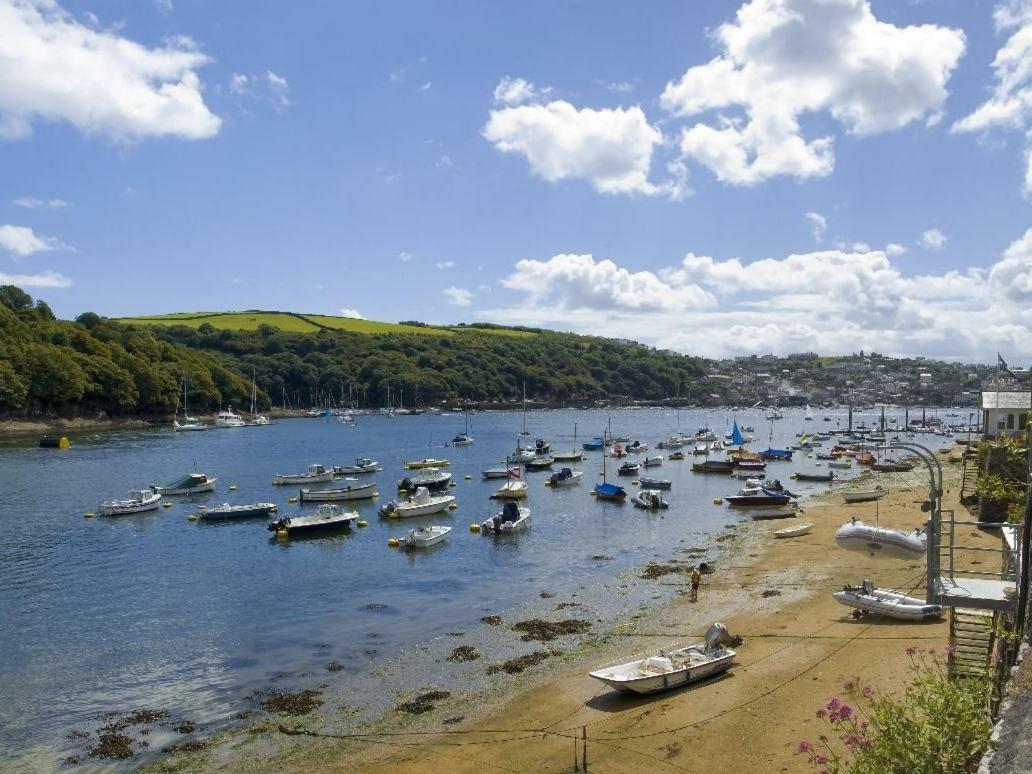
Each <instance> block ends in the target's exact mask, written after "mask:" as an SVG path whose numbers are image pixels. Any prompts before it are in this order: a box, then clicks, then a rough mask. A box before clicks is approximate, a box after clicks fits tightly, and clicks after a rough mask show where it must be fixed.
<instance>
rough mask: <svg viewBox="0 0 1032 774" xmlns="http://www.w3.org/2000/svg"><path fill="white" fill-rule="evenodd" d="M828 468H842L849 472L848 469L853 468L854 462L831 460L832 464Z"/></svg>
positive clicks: (829, 463)
mask: <svg viewBox="0 0 1032 774" xmlns="http://www.w3.org/2000/svg"><path fill="white" fill-rule="evenodd" d="M828 467H829V468H841V469H843V470H847V469H849V468H851V467H853V462H852V460H848V459H847V460H831V461H830V462H828Z"/></svg>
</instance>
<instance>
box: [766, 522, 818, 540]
mask: <svg viewBox="0 0 1032 774" xmlns="http://www.w3.org/2000/svg"><path fill="white" fill-rule="evenodd" d="M811 529H813V524H793V525H792V526H791V527H785V528H784V529H776V530H774V537H776V538H794V537H802V536H803V535H809V534H810V530H811Z"/></svg>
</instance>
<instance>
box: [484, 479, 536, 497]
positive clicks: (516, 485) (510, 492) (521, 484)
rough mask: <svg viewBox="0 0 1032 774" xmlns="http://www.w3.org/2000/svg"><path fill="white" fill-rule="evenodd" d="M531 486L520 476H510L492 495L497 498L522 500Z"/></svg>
mask: <svg viewBox="0 0 1032 774" xmlns="http://www.w3.org/2000/svg"><path fill="white" fill-rule="evenodd" d="M529 488H530V487H528V486H527V482H526V481H520V480H519V479H518V478H510V479H509V480H508V481H506V482H505V483H504V484H502V485H501V486H500V487H498V488H497V489H496V490H495V491H494V494H492V495H491V497H492V498H493V499H495V500H522V499H523V498H524V497H526V496H527V491H528V489H529Z"/></svg>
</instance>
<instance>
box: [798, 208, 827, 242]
mask: <svg viewBox="0 0 1032 774" xmlns="http://www.w3.org/2000/svg"><path fill="white" fill-rule="evenodd" d="M803 217H804V218H806V219H807V220H808V221H810V230H811V232H812V233H813V239H814V241H815V242H823V241H824V232H826V231H827V230H828V219H827V218H825V217H824V216H823V215H821V214H820V213H819V212H807V213H805V214H804V215H803Z"/></svg>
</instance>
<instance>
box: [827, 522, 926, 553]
mask: <svg viewBox="0 0 1032 774" xmlns="http://www.w3.org/2000/svg"><path fill="white" fill-rule="evenodd" d="M835 542H836V543H837V544H838V545H839V546H841V547H842V548H845V549H847V550H849V551H863V552H865V553H869V554H872V555H881V556H893V557H897V558H900V559H919V558H921V557H922V556H924V554H925V535H924V533H922V532H920V531H919V530H913V531H911V532H904V531H903V530H899V529H889V528H888V527H879V526H875V525H874V524H865V523H864V522H862V521H860V520H859V519H850V520H849V521H848V522H846V523H845V524H843V525H842V526H841V527H839V529H838V532H836V533H835Z"/></svg>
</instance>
